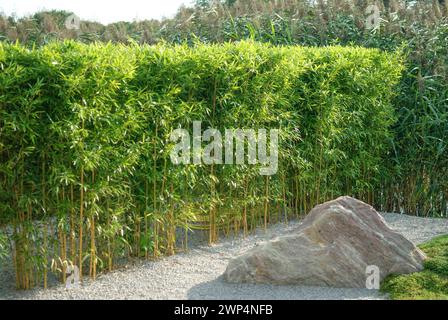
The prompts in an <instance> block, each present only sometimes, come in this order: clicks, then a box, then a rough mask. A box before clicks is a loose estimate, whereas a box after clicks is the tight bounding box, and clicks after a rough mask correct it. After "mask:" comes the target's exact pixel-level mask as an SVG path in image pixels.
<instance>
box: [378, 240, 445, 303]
mask: <svg viewBox="0 0 448 320" xmlns="http://www.w3.org/2000/svg"><path fill="white" fill-rule="evenodd" d="M419 247H420V249H422V250H423V252H425V254H426V255H427V256H428V259H427V260H426V261H425V263H424V270H423V271H422V272H416V273H413V274H408V275H391V276H389V277H387V278H386V279H385V280H384V281H383V283H382V284H381V291H382V292H386V293H389V294H390V297H391V299H400V300H422V299H424V300H426V299H444V300H445V299H446V300H448V235H444V236H441V237H437V238H434V239H433V240H431V241H429V242H426V243H424V244H421V245H420V246H419Z"/></svg>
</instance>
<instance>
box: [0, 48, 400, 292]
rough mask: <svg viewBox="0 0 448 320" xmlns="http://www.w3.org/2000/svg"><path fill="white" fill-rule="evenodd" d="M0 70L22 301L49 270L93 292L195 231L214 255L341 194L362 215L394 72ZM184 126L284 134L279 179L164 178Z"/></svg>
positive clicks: (209, 65)
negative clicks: (116, 271)
mask: <svg viewBox="0 0 448 320" xmlns="http://www.w3.org/2000/svg"><path fill="white" fill-rule="evenodd" d="M0 66H1V69H2V72H1V73H0V93H1V94H0V127H1V135H0V146H1V149H0V157H1V159H2V161H1V162H0V163H1V164H0V186H1V190H0V197H1V201H0V203H1V204H2V215H1V217H2V224H10V225H12V226H13V229H14V234H13V240H14V243H15V246H14V252H13V258H14V261H15V266H16V269H17V270H16V271H17V286H18V287H19V288H29V287H31V286H33V285H35V284H37V283H38V282H41V281H42V282H43V283H44V286H46V281H47V273H48V271H49V269H50V268H49V266H51V269H52V270H54V271H57V272H59V273H60V274H61V279H62V280H64V277H65V268H66V267H67V265H68V264H70V263H73V264H76V265H78V266H79V268H80V269H81V274H82V275H87V274H89V275H90V276H91V277H92V278H95V276H96V273H97V268H98V269H100V270H103V269H109V270H111V269H112V268H113V267H114V265H115V264H116V263H117V261H118V258H121V257H129V256H137V257H140V256H142V257H146V258H150V257H154V258H155V257H157V256H159V255H160V254H173V253H175V251H176V249H177V243H178V241H177V240H176V236H177V235H179V232H176V231H177V230H179V229H183V230H184V239H182V243H183V245H184V246H186V245H187V241H188V239H187V235H188V232H187V231H188V230H190V229H205V230H208V232H209V241H210V242H214V241H217V239H218V236H219V235H220V234H229V233H232V232H234V233H238V232H239V231H240V230H242V231H243V232H244V233H247V232H249V231H250V230H252V229H254V228H255V227H257V226H258V225H264V226H266V225H267V223H271V222H276V221H279V220H283V219H288V218H290V217H295V216H298V215H300V214H304V213H306V212H307V211H308V210H309V209H311V208H312V207H313V206H314V205H315V204H317V203H319V202H322V201H325V200H328V199H331V198H334V197H336V196H337V195H342V194H350V195H353V196H357V197H359V198H361V199H364V200H366V201H370V202H372V200H373V195H374V192H373V190H374V188H375V187H379V186H380V183H381V178H382V174H383V175H384V174H385V173H384V172H386V171H385V170H386V164H387V162H388V161H387V153H388V150H389V149H390V143H389V141H390V140H391V139H392V131H391V126H392V125H393V124H394V121H395V118H396V117H395V114H394V110H393V108H392V106H391V99H392V98H393V96H394V87H395V85H396V84H397V83H398V81H399V78H400V74H401V72H402V70H403V67H402V61H401V56H400V54H396V53H384V52H381V51H379V50H377V49H365V48H360V47H351V48H350V47H349V48H344V47H325V48H305V47H296V46H292V47H274V46H271V45H267V44H260V43H255V42H240V43H236V44H222V45H204V44H196V45H195V46H193V47H189V46H186V45H179V46H169V45H157V46H153V47H150V46H128V47H126V46H121V45H112V44H106V45H104V44H92V45H83V44H80V43H76V42H64V43H53V44H51V45H48V46H45V47H42V48H39V49H33V50H27V49H25V48H23V47H21V46H20V45H2V46H1V47H0ZM193 120H201V121H203V124H202V126H203V129H206V127H213V128H217V129H219V130H220V131H221V132H223V130H224V129H225V128H255V129H258V128H266V129H280V145H279V170H278V173H277V174H276V175H273V176H260V175H259V172H258V169H259V167H258V166H256V165H254V166H250V165H247V164H245V165H234V166H230V165H227V166H226V165H183V166H179V165H173V164H172V163H171V161H170V156H169V154H170V151H171V149H172V147H173V143H172V142H170V141H169V135H170V133H171V132H172V130H173V129H176V128H179V127H183V128H185V129H188V130H191V126H192V121H193ZM378 192H379V191H378ZM385 201H387V199H385ZM38 221H39V222H40V223H38ZM49 261H50V262H51V263H49ZM41 279H43V280H41Z"/></svg>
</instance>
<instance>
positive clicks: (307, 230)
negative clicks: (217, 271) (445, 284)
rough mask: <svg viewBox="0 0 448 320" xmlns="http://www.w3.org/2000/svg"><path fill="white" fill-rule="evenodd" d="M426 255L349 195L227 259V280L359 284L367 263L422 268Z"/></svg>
mask: <svg viewBox="0 0 448 320" xmlns="http://www.w3.org/2000/svg"><path fill="white" fill-rule="evenodd" d="M424 259H425V255H424V254H423V252H422V251H420V250H419V249H418V248H416V247H415V246H414V244H412V243H411V242H410V241H409V240H407V239H406V238H405V237H404V236H402V235H401V234H399V233H397V232H395V231H393V230H391V229H390V228H389V227H388V226H387V225H386V222H385V221H384V219H383V217H382V216H381V215H379V214H378V212H376V211H375V209H373V208H372V207H371V206H370V205H367V204H365V203H364V202H362V201H359V200H356V199H354V198H351V197H340V198H338V199H336V200H333V201H329V202H326V203H324V204H321V205H318V206H316V207H315V208H314V209H313V210H311V212H310V213H309V214H308V215H307V216H306V218H305V219H304V221H303V223H302V224H301V225H300V226H299V227H298V228H297V230H296V231H295V232H293V233H292V234H291V235H287V236H282V237H279V238H276V239H274V240H271V241H268V242H265V243H263V244H260V245H259V246H256V247H254V248H253V249H251V250H249V251H248V252H246V253H245V254H243V255H242V256H240V257H237V258H235V259H233V260H231V261H230V262H229V265H228V266H227V269H226V271H225V273H224V279H226V280H227V281H229V282H234V283H235V282H249V283H271V284H299V285H306V286H331V287H348V288H362V287H365V285H366V277H367V275H366V267H367V266H369V265H375V266H377V267H378V268H379V271H380V279H381V280H382V279H383V278H384V277H386V276H387V275H388V274H390V273H398V274H401V273H411V272H415V271H420V270H422V262H423V260H424Z"/></svg>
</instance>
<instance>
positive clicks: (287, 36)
mask: <svg viewBox="0 0 448 320" xmlns="http://www.w3.org/2000/svg"><path fill="white" fill-rule="evenodd" d="M196 3H197V5H196V6H194V7H192V8H189V7H181V8H180V9H179V11H178V13H177V15H176V16H175V17H174V18H173V19H164V20H163V21H157V20H149V21H139V22H137V21H136V22H119V23H113V24H109V25H107V26H103V25H100V24H98V23H92V22H88V21H83V22H82V23H81V29H80V30H79V31H76V32H75V31H73V30H66V29H65V27H64V23H63V22H64V17H66V16H67V15H68V14H69V13H67V12H58V11H52V12H42V13H38V14H35V15H33V16H31V17H25V18H20V19H15V18H12V17H0V39H2V40H4V41H7V42H15V41H16V40H18V41H20V42H21V43H23V44H24V45H27V46H28V47H32V46H33V45H37V46H39V45H43V44H46V43H48V42H51V41H52V40H54V39H78V40H79V41H82V42H87V43H91V42H95V41H104V42H108V41H112V42H118V43H126V44H129V43H133V42H137V43H150V44H154V43H159V42H168V43H177V44H179V43H188V44H189V45H194V44H195V42H196V41H201V42H205V43H225V42H229V41H230V42H233V41H239V40H241V39H252V40H256V41H260V42H268V43H272V44H276V45H296V44H298V45H304V46H327V45H358V46H363V47H371V48H379V49H381V50H386V51H395V50H397V48H403V49H404V50H405V51H406V53H407V55H406V56H407V60H406V63H405V64H406V71H405V73H404V76H403V77H402V80H401V83H400V85H399V89H398V92H399V94H398V95H397V97H396V98H395V100H394V103H393V105H394V108H395V110H396V114H397V116H398V121H397V122H396V124H395V126H394V129H393V131H394V137H393V140H392V141H391V144H392V148H391V151H390V153H391V156H390V162H389V166H388V168H387V170H388V172H387V173H385V174H384V177H383V189H384V190H387V191H385V193H387V194H390V193H392V194H394V196H393V197H388V198H389V199H388V202H387V203H386V202H385V201H384V199H381V197H383V194H384V193H381V194H379V195H378V196H379V197H376V198H374V199H373V202H374V204H375V205H376V206H377V208H378V209H380V210H383V211H399V212H406V213H409V214H416V215H421V216H446V215H447V214H448V193H447V190H448V185H447V183H448V163H447V161H448V160H447V159H448V145H447V143H448V139H447V137H448V126H447V125H446V124H447V123H448V107H447V106H448V104H447V103H446V101H447V99H448V87H447V83H448V67H447V65H448V61H447V57H448V51H447V50H448V46H447V45H446V43H447V42H448V20H447V13H448V2H446V1H431V0H420V1H416V2H415V3H414V2H409V1H404V0H388V1H377V2H376V3H377V4H378V5H379V9H380V14H381V24H380V26H379V28H377V29H375V30H366V26H365V21H366V18H367V14H366V13H365V10H366V7H367V4H368V2H366V1H354V0H338V1H333V0H331V1H317V2H316V1H304V0H275V1H274V0H235V1H233V0H232V1H208V0H204V1H197V2H196ZM377 200H378V201H377Z"/></svg>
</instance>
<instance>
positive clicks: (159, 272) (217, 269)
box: [0, 213, 448, 300]
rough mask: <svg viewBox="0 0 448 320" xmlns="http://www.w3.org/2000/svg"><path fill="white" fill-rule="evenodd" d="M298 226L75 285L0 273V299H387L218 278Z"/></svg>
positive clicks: (433, 231)
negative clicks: (21, 284) (20, 287)
mask: <svg viewBox="0 0 448 320" xmlns="http://www.w3.org/2000/svg"><path fill="white" fill-rule="evenodd" d="M384 217H385V219H386V221H387V223H388V224H389V226H390V227H391V228H393V229H395V230H397V231H399V232H401V233H402V234H403V235H404V236H406V237H407V238H408V239H410V240H411V241H413V242H415V243H417V244H418V243H421V242H424V241H427V240H429V239H431V238H433V237H434V236H437V235H439V234H444V233H448V219H430V218H418V217H411V216H406V215H399V214H393V213H386V214H384ZM299 224H300V222H299V221H292V222H289V224H283V223H279V224H276V225H273V226H271V227H269V229H268V230H267V232H265V231H264V230H257V231H256V232H255V233H254V234H252V235H250V236H248V237H246V238H244V239H243V238H231V239H230V238H228V239H221V241H220V242H219V243H218V244H216V245H213V246H208V245H205V244H203V243H201V241H200V239H196V241H194V244H193V248H191V249H190V250H189V251H188V252H187V253H179V254H177V255H175V256H172V257H167V258H163V259H161V260H160V261H155V262H152V261H148V262H140V263H138V264H136V265H133V266H130V267H128V268H124V269H122V270H117V271H114V272H111V273H108V274H103V275H100V276H99V277H98V279H97V281H95V282H85V283H84V284H83V285H82V286H81V288H79V289H71V290H67V289H65V288H64V287H63V286H62V285H58V286H55V287H52V288H50V289H48V290H43V289H34V290H31V291H27V292H23V291H21V292H19V291H15V290H14V289H13V288H11V287H10V286H7V285H6V284H5V281H6V280H5V279H6V278H10V277H11V274H10V273H8V272H7V271H5V270H3V272H1V273H0V299H224V300H225V299H303V300H308V299H332V300H339V299H387V296H384V295H382V294H380V293H379V292H378V291H376V290H367V289H336V288H320V287H300V286H271V285H248V284H244V285H242V284H228V283H226V282H224V281H223V280H222V279H221V275H222V273H223V272H224V270H225V268H226V266H227V261H228V260H229V259H230V258H232V257H233V256H235V255H238V254H240V253H242V252H244V251H246V250H247V249H249V248H251V247H253V246H255V245H257V243H260V242H261V241H265V240H269V239H272V238H274V237H275V236H279V235H285V234H288V233H291V232H293V230H294V229H295V228H296V227H297V226H298V225H299Z"/></svg>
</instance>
